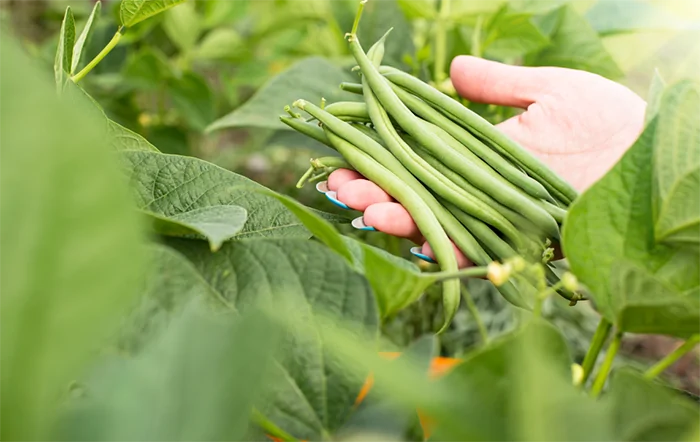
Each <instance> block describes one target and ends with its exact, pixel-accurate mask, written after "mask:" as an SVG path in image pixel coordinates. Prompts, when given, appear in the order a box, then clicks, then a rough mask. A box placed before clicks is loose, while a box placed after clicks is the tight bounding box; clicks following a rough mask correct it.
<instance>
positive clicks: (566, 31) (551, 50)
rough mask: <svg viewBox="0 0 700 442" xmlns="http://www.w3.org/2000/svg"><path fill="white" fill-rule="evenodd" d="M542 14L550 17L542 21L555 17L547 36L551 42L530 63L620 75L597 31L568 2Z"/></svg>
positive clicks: (549, 20) (612, 75)
mask: <svg viewBox="0 0 700 442" xmlns="http://www.w3.org/2000/svg"><path fill="white" fill-rule="evenodd" d="M545 17H551V19H544V18H543V21H544V22H549V23H551V22H552V20H555V21H556V26H555V28H554V31H553V33H552V34H551V36H550V40H551V42H552V44H551V45H550V46H548V47H547V48H545V49H544V50H543V51H542V52H540V53H539V54H538V55H537V56H536V57H535V58H534V63H533V64H535V65H540V66H561V67H566V68H572V69H582V70H585V71H589V72H593V73H596V74H600V75H602V76H604V77H608V78H612V79H615V78H619V77H621V76H622V75H623V72H622V71H621V70H620V68H619V67H618V66H617V64H616V63H615V60H613V58H612V56H611V55H610V54H609V53H608V51H607V50H606V49H605V47H604V46H603V42H602V40H601V39H600V37H599V36H598V34H597V33H596V31H595V30H594V29H593V28H591V25H590V24H589V23H588V22H587V21H586V19H585V18H583V17H582V16H581V15H579V14H578V12H576V10H575V9H574V8H573V7H572V6H571V5H565V6H562V7H561V8H559V9H556V10H554V11H552V12H551V13H549V14H548V15H547V16H545Z"/></svg>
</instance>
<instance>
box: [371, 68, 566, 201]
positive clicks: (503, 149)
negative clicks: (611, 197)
mask: <svg viewBox="0 0 700 442" xmlns="http://www.w3.org/2000/svg"><path fill="white" fill-rule="evenodd" d="M363 71H364V70H363ZM379 71H380V72H381V73H382V75H384V76H385V77H386V78H387V79H389V81H391V82H392V83H394V84H397V85H399V86H401V87H403V88H405V89H407V90H408V91H409V92H412V93H413V94H415V95H417V96H418V97H420V98H422V99H423V100H425V101H427V102H429V103H430V104H432V105H433V106H434V107H435V108H437V109H438V110H441V111H442V110H444V113H445V115H446V116H448V117H450V118H452V120H453V121H455V122H456V123H458V124H460V125H462V126H464V127H465V128H466V129H469V130H473V131H474V132H476V133H478V134H479V135H481V136H482V137H484V138H486V139H488V140H491V141H492V145H493V147H494V148H496V149H498V150H499V152H500V153H501V154H502V155H505V156H506V157H507V158H509V159H511V160H512V161H514V162H516V163H517V164H519V165H521V166H522V167H523V168H524V169H525V170H526V171H527V172H528V173H529V174H530V175H531V176H532V177H533V178H536V179H537V180H538V181H539V182H540V184H542V185H543V186H545V188H546V187H547V185H550V186H551V187H552V188H554V189H556V190H557V191H558V193H560V194H561V195H562V196H563V197H565V198H566V202H567V203H570V202H572V201H573V200H575V199H576V198H577V197H578V192H576V190H575V189H574V188H573V187H571V185H570V184H569V183H567V182H566V181H564V180H563V179H562V178H561V177H559V176H558V175H557V174H556V173H554V172H553V171H552V170H550V169H549V168H548V167H547V166H546V165H545V164H544V163H542V162H541V161H540V160H538V159H537V158H535V157H534V156H533V155H531V154H530V153H529V152H528V151H526V150H525V149H523V148H522V147H521V146H520V145H519V144H518V143H516V142H515V141H513V140H512V139H510V138H509V137H508V136H506V135H505V134H504V133H502V132H500V131H499V130H498V129H496V128H495V127H494V126H493V125H492V124H491V123H489V122H488V121H486V120H485V119H484V118H482V117H481V116H480V115H479V114H477V113H475V112H473V111H472V110H470V109H469V108H467V107H465V106H463V105H462V104H461V103H459V102H458V101H456V100H454V99H452V98H451V97H449V96H447V95H445V94H444V93H442V92H440V91H438V90H437V89H435V88H434V87H432V86H430V85H429V84H427V83H425V82H423V81H421V80H420V79H418V78H415V77H413V76H411V75H408V74H406V73H405V72H402V71H400V70H398V69H395V68H391V67H388V66H382V67H380V68H379Z"/></svg>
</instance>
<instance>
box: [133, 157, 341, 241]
mask: <svg viewBox="0 0 700 442" xmlns="http://www.w3.org/2000/svg"><path fill="white" fill-rule="evenodd" d="M123 158H124V160H125V161H124V164H125V170H126V174H127V176H128V177H129V180H130V182H131V187H132V189H133V193H134V198H135V201H136V205H137V206H138V208H140V209H143V210H148V211H151V212H153V213H155V214H158V215H161V216H165V217H177V216H182V214H183V213H187V212H190V211H192V210H195V209H202V208H206V207H211V206H221V205H234V206H240V207H242V208H243V209H245V210H246V211H247V212H248V220H247V221H246V223H245V226H244V227H243V229H242V230H241V231H239V232H238V233H237V234H236V235H235V237H236V238H250V237H298V238H299V237H300V238H309V237H310V236H311V234H310V233H309V231H308V230H307V229H306V228H305V227H304V226H303V224H302V223H300V222H299V220H298V219H297V218H296V217H295V216H294V215H293V214H292V213H291V212H290V211H289V210H287V208H285V207H284V205H282V204H281V203H280V202H279V201H276V200H275V199H274V198H271V197H269V196H266V195H263V194H261V193H260V192H259V191H260V190H265V189H266V188H265V187H263V186H261V185H260V184H258V183H256V182H255V181H252V180H249V179H248V178H246V177H244V176H241V175H238V174H235V173H233V172H230V171H228V170H225V169H222V168H220V167H218V166H215V165H213V164H211V163H207V162H206V161H202V160H199V159H196V158H192V157H184V156H179V155H166V154H160V153H155V152H146V151H125V152H124V153H123ZM316 213H322V212H316ZM323 216H325V217H327V218H329V219H332V220H335V221H338V220H339V218H338V217H337V216H334V215H330V214H324V215H323Z"/></svg>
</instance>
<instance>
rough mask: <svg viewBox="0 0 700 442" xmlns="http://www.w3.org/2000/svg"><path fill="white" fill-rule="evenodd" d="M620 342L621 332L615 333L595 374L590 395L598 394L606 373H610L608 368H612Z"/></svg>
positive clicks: (606, 377)
mask: <svg viewBox="0 0 700 442" xmlns="http://www.w3.org/2000/svg"><path fill="white" fill-rule="evenodd" d="M621 343H622V332H619V331H618V332H617V333H615V337H614V338H613V340H612V342H611V343H610V347H608V351H607V353H606V354H605V360H603V365H601V367H600V371H599V372H598V376H596V378H595V381H593V386H592V387H591V396H593V397H594V398H596V397H598V396H599V395H600V392H601V391H603V387H604V386H605V381H606V380H607V379H608V374H610V369H611V368H612V364H613V360H614V359H615V356H616V355H617V352H618V350H620V344H621Z"/></svg>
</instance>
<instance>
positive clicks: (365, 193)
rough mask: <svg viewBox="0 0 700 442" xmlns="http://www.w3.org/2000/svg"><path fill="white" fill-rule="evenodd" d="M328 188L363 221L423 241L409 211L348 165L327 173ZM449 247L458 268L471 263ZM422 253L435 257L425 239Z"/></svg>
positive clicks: (456, 249)
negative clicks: (453, 253) (357, 212)
mask: <svg viewBox="0 0 700 442" xmlns="http://www.w3.org/2000/svg"><path fill="white" fill-rule="evenodd" d="M328 189H329V190H331V191H334V192H336V196H337V199H338V201H340V202H342V203H344V204H346V205H347V206H348V207H350V208H352V209H355V210H358V211H361V212H364V213H363V215H362V218H363V222H364V224H365V225H367V226H371V227H374V228H375V229H377V230H378V231H380V232H383V233H386V234H388V235H392V236H397V237H400V238H406V239H409V240H411V241H413V242H414V243H416V244H420V243H423V242H424V241H425V238H424V237H423V235H422V234H421V233H420V230H419V229H418V226H417V225H416V223H415V221H413V217H411V215H410V214H409V213H408V211H407V210H406V209H405V208H404V207H403V206H402V205H401V204H399V203H397V202H395V201H394V200H393V198H391V196H389V194H387V193H386V192H384V191H383V190H382V189H381V188H380V187H379V186H377V185H376V184H374V183H373V182H371V181H369V180H367V179H365V178H364V177H362V175H360V174H359V173H357V172H355V171H352V170H347V169H338V170H336V171H334V172H333V173H331V175H329V177H328ZM452 247H453V248H454V251H455V255H456V256H457V263H458V265H459V267H460V268H463V267H467V266H470V265H472V264H471V262H470V261H469V259H467V257H466V256H465V255H464V254H463V253H462V252H461V251H460V250H459V249H458V248H457V246H455V245H454V244H452ZM423 253H425V254H426V255H428V256H429V257H431V258H433V259H435V256H434V254H433V251H432V249H431V248H430V245H429V244H428V243H424V244H423Z"/></svg>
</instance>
